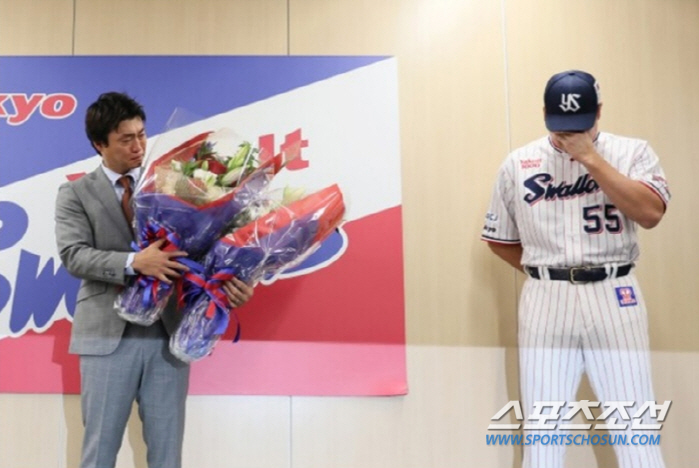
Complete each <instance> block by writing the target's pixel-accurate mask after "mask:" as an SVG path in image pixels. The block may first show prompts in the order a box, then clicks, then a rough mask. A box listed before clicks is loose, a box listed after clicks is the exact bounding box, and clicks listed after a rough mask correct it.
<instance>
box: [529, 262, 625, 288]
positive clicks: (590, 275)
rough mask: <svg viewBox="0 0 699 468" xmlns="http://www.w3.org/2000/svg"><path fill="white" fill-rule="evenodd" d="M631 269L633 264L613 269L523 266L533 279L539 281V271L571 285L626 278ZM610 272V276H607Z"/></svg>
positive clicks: (601, 267) (549, 277) (552, 278)
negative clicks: (543, 271)
mask: <svg viewBox="0 0 699 468" xmlns="http://www.w3.org/2000/svg"><path fill="white" fill-rule="evenodd" d="M631 268H633V263H629V264H628V265H620V266H618V267H616V268H614V267H603V266H600V267H572V268H546V267H531V266H525V267H524V271H526V272H527V274H528V275H529V276H530V277H532V278H534V279H541V273H540V272H539V270H544V269H545V270H546V271H548V279H550V280H555V281H570V282H571V283H573V284H578V283H591V282H594V281H602V280H605V279H607V278H621V277H622V276H626V275H628V274H629V272H630V271H631ZM607 271H611V275H608V274H607Z"/></svg>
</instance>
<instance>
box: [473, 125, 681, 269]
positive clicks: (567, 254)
mask: <svg viewBox="0 0 699 468" xmlns="http://www.w3.org/2000/svg"><path fill="white" fill-rule="evenodd" d="M595 148H596V150H597V152H598V153H599V154H600V155H601V156H602V157H603V158H604V159H605V160H606V161H607V162H608V163H609V164H611V165H612V166H613V167H614V168H615V169H617V170H618V171H619V172H620V173H622V174H624V175H626V176H628V177H630V178H631V179H635V180H639V181H641V182H643V183H644V184H645V185H646V186H648V188H649V189H651V190H653V191H654V192H656V193H657V194H658V196H660V198H661V199H662V200H663V202H664V203H666V204H667V203H668V202H669V200H670V192H669V190H668V186H667V182H666V180H665V175H664V173H663V170H662V168H661V167H660V164H659V161H658V157H657V156H656V155H655V153H654V152H653V149H652V148H651V147H650V146H649V145H648V143H647V142H645V141H643V140H637V139H633V138H626V137H620V136H616V135H612V134H609V133H600V134H599V135H598V137H597V139H596V140H595ZM636 231H637V225H636V223H634V222H632V221H630V220H629V219H627V218H626V217H625V216H624V215H623V214H622V213H621V212H619V210H617V209H616V207H614V205H612V204H611V201H610V200H609V198H608V197H607V196H605V194H604V193H603V192H602V190H601V189H600V188H599V186H598V185H597V183H596V182H595V181H594V180H593V179H592V178H591V177H590V175H589V174H588V172H587V169H585V167H584V166H583V165H582V164H580V163H579V162H577V161H573V160H571V159H570V157H568V155H566V154H564V153H562V152H561V151H559V150H558V149H556V148H555V147H554V146H553V145H552V144H551V142H550V140H549V138H548V137H544V138H541V139H539V140H536V141H534V142H532V143H530V144H528V145H526V146H524V147H522V148H519V149H517V150H515V151H513V152H512V153H510V155H509V156H508V157H507V159H506V160H505V162H504V163H503V165H502V166H501V167H500V171H499V173H498V177H497V182H496V184H495V189H494V191H493V196H492V200H491V204H490V208H489V210H488V214H487V215H486V219H485V226H484V227H483V232H482V235H481V237H482V239H483V240H486V241H492V242H500V243H512V244H516V243H520V242H521V244H522V246H523V247H524V254H523V257H522V264H524V265H531V266H549V267H558V266H584V265H601V264H615V263H629V262H633V261H635V260H636V259H637V257H638V245H637V236H636Z"/></svg>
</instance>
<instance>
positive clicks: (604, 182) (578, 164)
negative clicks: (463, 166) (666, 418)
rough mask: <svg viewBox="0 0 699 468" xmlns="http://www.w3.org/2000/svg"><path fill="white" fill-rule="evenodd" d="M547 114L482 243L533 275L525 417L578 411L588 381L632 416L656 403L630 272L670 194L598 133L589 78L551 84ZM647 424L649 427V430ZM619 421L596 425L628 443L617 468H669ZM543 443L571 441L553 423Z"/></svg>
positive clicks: (552, 460) (526, 293)
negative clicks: (567, 405)
mask: <svg viewBox="0 0 699 468" xmlns="http://www.w3.org/2000/svg"><path fill="white" fill-rule="evenodd" d="M544 104H545V105H544V117H545V122H546V127H547V129H548V130H549V134H548V136H546V137H543V138H541V139H538V140H536V141H533V142H531V143H529V144H527V145H526V146H524V147H522V148H519V149H517V150H515V151H513V152H512V153H511V154H510V155H509V156H508V157H507V158H506V160H505V162H504V163H503V165H502V166H501V168H500V170H499V173H498V176H497V181H496V184H495V188H494V191H493V196H492V201H491V204H490V208H489V211H488V213H487V215H486V220H485V226H484V227H483V232H482V236H481V237H482V239H483V240H485V241H487V242H488V245H489V247H490V248H491V250H492V251H493V252H494V253H495V254H496V255H498V256H499V257H501V258H502V259H504V260H505V261H506V262H508V263H509V264H510V265H512V266H513V267H515V268H517V269H518V270H520V271H523V272H524V273H526V274H527V275H528V279H527V281H526V282H525V284H524V286H523V289H522V294H521V300H520V304H519V312H518V314H519V315H518V339H519V349H520V358H519V366H520V387H521V388H520V390H521V398H522V403H523V410H524V413H525V417H526V415H527V414H532V412H533V409H534V404H535V402H544V401H546V402H549V401H563V402H573V401H575V400H576V393H577V389H578V386H579V384H580V379H581V377H582V374H583V372H586V373H587V375H588V378H589V380H590V383H591V385H592V388H593V390H594V392H595V394H596V396H597V399H598V401H600V402H602V404H603V405H604V404H605V402H617V401H624V402H633V403H634V406H633V407H631V408H629V409H628V412H629V415H630V416H632V415H633V414H634V413H635V412H636V410H637V409H638V408H640V407H641V406H642V405H643V404H644V403H645V402H646V401H654V395H653V390H652V385H651V374H650V364H649V346H648V321H647V315H646V307H645V304H644V300H643V295H642V293H641V289H640V287H639V284H638V281H637V280H636V276H635V275H634V271H633V268H634V262H636V260H637V258H638V254H639V249H638V245H637V234H636V231H637V229H638V226H639V225H640V226H641V227H643V228H646V229H650V228H653V227H654V226H656V225H657V224H658V222H660V220H661V218H662V217H663V215H664V213H665V208H666V205H667V203H668V202H669V200H670V192H669V191H668V185H667V182H666V180H665V176H664V174H663V170H662V168H661V167H660V163H659V161H658V157H657V156H656V155H655V153H654V152H653V150H652V149H651V147H650V146H649V145H648V143H647V142H645V141H642V140H637V139H632V138H625V137H620V136H616V135H612V134H609V133H602V132H599V130H598V123H599V119H600V115H601V108H602V103H601V99H600V91H599V86H598V84H597V82H596V80H595V78H594V77H593V76H592V75H590V74H589V73H586V72H583V71H578V70H570V71H566V72H562V73H558V74H556V75H554V76H553V77H551V79H550V80H549V81H548V83H547V85H546V88H545V91H544ZM648 415H649V413H648V412H646V413H645V415H644V419H643V421H644V423H651V422H653V421H651V420H650V419H649V417H648ZM621 419H622V418H620V417H619V414H612V415H611V417H610V418H608V419H607V420H606V421H591V422H593V423H607V424H609V426H610V428H611V429H619V430H617V431H614V434H621V435H626V443H627V444H628V445H622V444H616V445H614V450H615V453H616V456H617V459H618V461H619V467H620V468H662V467H664V466H665V465H664V462H663V459H662V455H661V453H660V448H659V447H658V446H641V445H633V444H632V437H633V435H638V434H639V432H638V431H633V430H632V426H631V422H630V421H622V420H621ZM547 422H548V423H550V422H551V421H547ZM553 422H554V423H555V422H556V421H553ZM566 422H567V423H571V421H566ZM623 423H626V428H625V429H624V430H621V426H623V425H624V424H623ZM525 429H526V427H525ZM539 434H547V435H549V436H553V435H558V436H559V437H561V439H559V440H561V441H562V440H565V439H563V435H564V434H566V432H563V431H562V430H561V428H560V424H558V425H557V428H556V429H555V430H553V431H552V430H547V431H541V432H539ZM578 434H579V432H578ZM656 434H657V432H656ZM587 435H592V434H591V433H588V434H587ZM622 440H623V439H622ZM565 448H566V443H560V442H559V443H550V444H548V445H544V444H534V445H529V446H525V450H524V460H523V466H524V467H526V468H529V467H532V468H562V467H563V466H564V455H565Z"/></svg>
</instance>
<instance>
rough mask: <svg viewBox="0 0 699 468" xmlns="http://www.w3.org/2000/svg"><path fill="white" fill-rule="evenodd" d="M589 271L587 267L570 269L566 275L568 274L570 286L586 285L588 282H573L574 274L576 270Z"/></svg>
mask: <svg viewBox="0 0 699 468" xmlns="http://www.w3.org/2000/svg"><path fill="white" fill-rule="evenodd" d="M589 269H590V267H588V266H583V267H572V268H571V269H570V271H569V272H568V274H569V276H568V281H570V282H571V283H572V284H586V283H589V281H576V280H575V272H576V271H577V270H583V271H584V270H589Z"/></svg>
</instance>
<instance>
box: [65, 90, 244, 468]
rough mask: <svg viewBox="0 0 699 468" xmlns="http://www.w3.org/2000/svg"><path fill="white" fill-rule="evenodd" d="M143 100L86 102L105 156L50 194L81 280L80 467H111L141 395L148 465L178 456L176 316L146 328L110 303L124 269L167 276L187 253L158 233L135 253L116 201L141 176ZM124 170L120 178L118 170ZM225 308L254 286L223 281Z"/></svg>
mask: <svg viewBox="0 0 699 468" xmlns="http://www.w3.org/2000/svg"><path fill="white" fill-rule="evenodd" d="M145 120H146V116H145V113H144V111H143V108H142V107H141V105H140V104H139V103H138V102H136V101H135V100H133V99H132V98H130V97H129V96H127V95H125V94H121V93H105V94H102V95H101V96H100V97H99V99H98V100H97V101H95V102H94V103H93V104H92V105H90V107H89V108H88V110H87V114H86V118H85V130H86V133H87V137H88V139H89V140H90V143H91V144H92V146H93V147H94V148H95V149H96V150H97V151H98V152H99V154H100V155H101V156H102V164H101V165H100V167H98V168H97V169H95V170H94V171H93V172H92V173H90V174H87V175H85V176H84V177H82V178H80V179H78V180H76V181H73V182H68V183H66V184H64V185H62V186H61V187H60V189H59V192H58V197H57V200H56V239H57V243H58V251H59V255H60V257H61V260H62V261H63V264H64V265H65V267H66V269H67V270H68V271H69V272H70V273H71V274H73V275H74V276H77V277H78V278H80V279H82V284H81V286H80V290H79V292H78V298H77V304H76V308H75V316H74V317H73V329H72V335H71V341H70V352H71V353H74V354H79V355H80V376H81V406H82V414H83V424H84V427H85V437H84V439H83V448H82V460H81V465H80V466H81V468H112V467H114V465H115V463H116V456H117V452H118V451H119V448H120V446H121V441H122V438H123V435H124V430H125V427H126V423H127V420H128V418H129V414H130V412H131V406H132V404H133V402H134V401H136V402H137V403H138V408H139V415H140V417H141V420H142V422H143V436H144V440H145V442H146V446H147V448H148V455H147V458H148V466H149V468H179V467H181V464H182V461H181V459H182V440H183V434H184V415H185V399H186V395H187V388H188V384H189V366H188V365H187V364H185V363H183V362H180V361H179V360H177V359H175V357H174V356H172V354H170V352H169V350H168V339H169V334H170V333H172V332H174V330H175V329H176V327H177V324H178V321H179V318H180V317H179V312H178V311H177V309H176V308H175V306H174V301H172V302H171V304H168V307H167V308H166V310H165V311H164V312H163V314H162V317H161V319H160V320H158V321H157V322H156V323H155V324H153V325H151V326H149V327H142V326H138V325H134V324H131V323H127V322H125V321H124V320H122V319H121V318H119V317H118V316H117V313H116V311H115V309H114V301H115V299H116V295H117V294H118V293H119V291H121V289H122V288H123V286H124V285H125V284H126V283H127V282H128V281H129V278H130V276H133V275H137V274H141V275H148V276H153V277H156V278H158V279H160V280H161V281H164V282H166V283H171V282H172V280H173V279H176V278H178V277H180V275H181V273H182V272H183V271H185V270H186V269H187V268H186V267H185V266H184V265H182V264H181V263H179V262H177V261H176V259H177V257H180V256H184V255H186V253H185V252H180V251H174V252H166V251H163V250H160V247H161V245H162V241H158V242H155V243H153V244H151V245H150V246H149V247H147V248H145V249H143V250H142V251H140V252H133V250H132V249H131V247H130V244H131V242H132V241H133V239H134V236H133V231H132V229H131V226H130V223H129V222H128V221H127V217H128V216H129V214H128V213H127V214H125V213H124V211H128V210H124V209H123V208H122V205H121V204H120V200H121V199H122V196H123V194H124V191H129V190H131V187H133V186H134V184H135V182H136V181H138V179H139V176H140V171H141V163H142V161H143V157H144V154H145V148H146V131H145V126H144V124H145ZM124 176H125V177H124ZM223 289H224V291H225V292H226V295H227V297H228V300H229V302H230V304H231V306H235V307H240V306H241V305H243V304H244V303H245V302H247V301H248V300H249V299H250V297H251V296H252V292H253V291H252V288H251V287H249V286H248V285H246V284H245V283H243V282H241V281H238V280H236V279H233V280H232V281H229V282H227V283H226V284H225V285H224V288H223Z"/></svg>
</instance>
